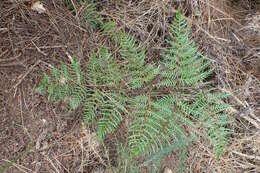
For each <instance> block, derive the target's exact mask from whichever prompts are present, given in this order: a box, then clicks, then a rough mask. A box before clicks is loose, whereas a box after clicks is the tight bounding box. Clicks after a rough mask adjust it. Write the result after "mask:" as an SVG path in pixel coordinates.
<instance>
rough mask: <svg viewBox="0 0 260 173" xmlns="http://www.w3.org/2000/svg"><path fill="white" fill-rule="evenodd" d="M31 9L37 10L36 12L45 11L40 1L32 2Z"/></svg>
mask: <svg viewBox="0 0 260 173" xmlns="http://www.w3.org/2000/svg"><path fill="white" fill-rule="evenodd" d="M31 9H32V10H34V11H37V12H38V13H40V14H41V13H45V11H46V9H45V8H44V7H43V4H42V3H41V2H40V1H36V2H34V3H33V4H32V6H31Z"/></svg>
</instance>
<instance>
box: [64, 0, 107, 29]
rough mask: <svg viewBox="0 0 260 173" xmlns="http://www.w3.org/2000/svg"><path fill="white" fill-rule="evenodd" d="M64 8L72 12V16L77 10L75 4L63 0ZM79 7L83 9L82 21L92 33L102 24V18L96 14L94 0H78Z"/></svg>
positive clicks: (69, 0)
mask: <svg viewBox="0 0 260 173" xmlns="http://www.w3.org/2000/svg"><path fill="white" fill-rule="evenodd" d="M64 3H65V5H66V7H67V8H68V9H69V10H70V11H71V12H72V14H73V15H76V12H77V9H76V4H75V2H74V3H73V2H72V1H71V0H64ZM79 3H80V5H81V7H82V8H83V19H84V21H85V22H86V24H87V25H88V26H89V27H90V29H91V30H92V31H93V30H95V29H96V28H97V26H99V25H101V24H102V17H101V16H100V15H99V14H98V12H97V10H96V2H95V0H80V2H79Z"/></svg>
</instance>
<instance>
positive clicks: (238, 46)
mask: <svg viewBox="0 0 260 173" xmlns="http://www.w3.org/2000/svg"><path fill="white" fill-rule="evenodd" d="M73 2H75V3H76V1H73ZM192 2H193V1H185V2H184V1H183V2H182V1H181V3H178V2H177V1H172V0H161V1H159V0H139V1H128V0H119V1H98V10H99V11H100V14H101V15H102V16H103V17H104V18H105V20H113V21H115V22H116V24H117V26H118V27H119V28H121V29H123V30H125V31H127V32H129V33H131V34H132V35H134V36H135V37H136V38H137V39H138V40H139V41H140V42H142V43H143V46H144V47H145V48H147V55H148V61H155V62H156V61H157V60H158V58H160V50H161V49H163V48H164V47H165V46H166V45H165V39H166V38H167V36H168V30H169V25H170V23H171V22H172V20H173V18H174V15H175V13H176V9H177V7H178V6H181V9H182V11H183V13H185V15H186V17H187V20H188V22H189V24H190V25H191V26H192V36H193V38H194V39H195V40H196V42H197V43H199V45H200V48H201V50H202V51H203V52H204V53H205V54H207V55H208V57H209V58H210V59H212V60H213V62H214V65H215V69H216V75H215V78H214V81H215V85H216V87H218V88H219V89H221V90H224V91H228V92H230V93H231V94H232V97H231V98H230V99H229V100H228V101H229V102H230V103H231V104H232V105H233V108H232V109H231V111H232V112H233V115H234V118H235V122H234V135H232V136H231V138H230V141H229V142H230V143H229V145H228V147H227V149H226V152H225V154H224V155H223V157H222V158H221V159H220V160H219V161H217V160H216V158H215V155H214V153H213V151H212V150H211V149H210V148H207V147H206V146H208V145H207V144H206V143H205V141H197V142H194V143H193V145H192V146H191V147H190V149H189V159H188V165H189V166H188V169H187V172H220V173H222V172H227V173H229V172H230V173H231V172H254V171H255V172H260V167H259V165H260V147H259V146H260V142H259V141H260V133H259V129H260V116H259V112H260V110H259V105H260V102H259V98H260V87H259V85H260V83H259V80H260V65H259V63H260V59H259V56H260V52H259V50H260V41H259V40H260V33H259V26H260V19H259V15H260V14H258V13H257V10H260V5H259V4H257V0H255V1H253V0H251V1H250V0H240V1H233V2H232V1H231V0H224V1H221V2H220V1H218V0H198V1H194V2H197V3H192ZM43 3H44V5H45V7H46V9H47V13H46V14H41V15H39V14H38V13H36V12H33V11H31V10H30V4H29V3H28V2H25V3H23V2H22V1H14V2H10V1H2V2H0V7H1V8H2V9H3V10H1V12H0V14H1V15H0V38H1V40H0V77H1V79H2V82H0V106H1V110H0V116H1V117H0V118H1V134H3V135H2V136H1V138H0V147H1V150H0V153H1V156H0V163H7V162H10V161H11V160H12V159H13V158H14V157H15V156H17V155H18V153H20V152H21V151H23V150H24V149H26V148H27V146H28V145H29V144H30V141H31V140H32V141H33V149H32V150H31V151H30V152H29V153H28V154H27V155H26V156H23V157H22V159H20V161H19V162H16V164H15V165H14V166H13V167H12V168H11V169H10V170H9V172H44V171H47V172H83V168H84V169H87V170H88V171H90V170H93V169H94V168H100V167H105V166H107V164H108V163H107V160H106V159H105V158H106V156H105V153H104V151H103V149H102V148H103V147H102V146H100V144H99V143H98V142H97V141H96V140H95V139H93V134H92V132H91V130H86V129H81V124H80V116H79V115H77V113H74V114H73V115H72V114H67V108H66V107H65V106H64V105H58V106H55V107H54V106H52V105H49V104H48V103H46V100H45V99H44V98H42V97H39V96H38V95H35V93H34V90H33V89H34V87H35V86H36V84H37V82H38V81H39V79H40V77H41V74H42V72H43V71H45V70H46V69H47V68H46V66H48V65H49V64H60V62H61V61H63V62H69V58H70V55H74V56H77V57H78V58H79V59H80V60H81V61H82V62H83V63H84V62H86V60H87V59H88V57H89V55H90V53H91V51H92V50H97V49H98V47H99V45H100V44H107V45H112V43H110V41H109V40H107V39H105V38H103V37H102V33H99V32H92V31H91V30H89V29H88V27H87V26H86V24H85V23H83V22H82V20H81V19H80V18H81V10H82V8H81V7H80V6H78V4H77V3H76V4H75V6H76V7H77V14H78V15H76V16H73V15H72V14H71V13H70V12H69V11H68V10H67V9H66V7H65V6H64V4H63V2H62V1H61V0H59V1H56V0H49V1H43ZM43 119H45V120H46V121H47V122H48V127H47V134H45V136H44V133H46V132H45V126H44V125H43V121H42V120H43ZM24 131H27V132H28V133H26V132H24ZM39 136H43V139H39V138H40V137H39ZM2 139H4V140H2ZM37 141H38V144H37ZM36 144H37V146H39V147H36ZM110 144H111V141H110V142H108V143H107V145H108V146H109V145H110ZM2 148H3V149H2ZM113 157H114V156H113ZM175 157H176V155H174V154H173V155H169V156H168V157H167V161H164V162H163V163H162V165H163V166H166V167H169V168H171V169H172V170H176V172H177V170H178V169H176V163H175V162H176V161H175V160H174V159H178V158H175Z"/></svg>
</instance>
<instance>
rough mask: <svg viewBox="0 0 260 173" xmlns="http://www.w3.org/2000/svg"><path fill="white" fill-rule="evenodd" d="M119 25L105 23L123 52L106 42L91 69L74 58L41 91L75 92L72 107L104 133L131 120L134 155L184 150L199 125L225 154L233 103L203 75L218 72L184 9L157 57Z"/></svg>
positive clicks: (63, 95)
mask: <svg viewBox="0 0 260 173" xmlns="http://www.w3.org/2000/svg"><path fill="white" fill-rule="evenodd" d="M114 26H115V25H113V23H107V24H105V25H104V27H103V29H104V32H106V33H108V35H109V36H111V37H112V39H113V40H114V41H115V43H116V46H117V47H118V50H119V51H118V55H119V56H117V57H116V56H113V55H112V54H111V53H110V52H109V50H108V49H106V48H100V49H99V51H98V52H96V53H93V54H92V56H91V57H90V58H89V61H88V64H87V67H86V71H85V72H83V70H82V68H81V67H80V64H79V62H77V61H74V60H73V61H72V64H71V68H68V67H67V66H65V65H62V67H61V69H60V70H57V69H56V68H53V69H52V74H51V75H47V74H45V76H44V78H43V80H42V81H41V84H40V85H39V87H38V88H37V91H38V92H40V93H41V94H48V100H53V101H58V100H61V101H64V100H66V99H67V100H69V101H70V107H71V109H77V108H78V107H80V106H82V107H83V109H82V110H83V114H84V122H85V123H92V124H94V125H95V126H96V130H97V135H98V137H99V138H100V139H104V138H105V136H106V135H107V134H108V133H113V132H115V130H116V129H118V128H119V124H120V123H121V122H122V121H123V120H124V121H125V122H127V124H128V133H127V134H128V136H127V140H125V141H127V144H126V146H128V147H127V149H128V151H129V155H130V158H134V157H138V156H147V155H148V154H151V153H156V152H161V151H163V150H164V149H165V148H169V147H166V146H170V145H173V144H174V143H176V144H181V145H178V149H181V150H182V151H185V147H186V146H187V145H188V142H190V136H192V139H195V138H196V136H198V135H201V134H203V133H201V132H205V133H204V134H205V136H202V137H205V138H206V139H208V140H209V141H210V143H211V145H212V146H213V148H214V150H215V152H216V156H217V158H219V156H220V155H221V154H222V153H223V151H224V147H225V145H226V144H227V137H228V134H230V132H231V129H230V128H228V127H229V125H230V124H231V122H232V121H231V118H230V117H231V116H230V115H228V113H227V108H228V107H229V105H228V104H225V103H224V102H223V101H222V100H223V99H224V98H226V97H227V95H226V94H221V93H220V94H219V93H217V92H216V90H215V89H214V88H212V87H211V86H210V84H209V83H208V82H205V79H206V78H207V77H208V76H209V75H210V74H211V72H212V70H210V68H211V67H210V66H209V64H210V61H209V60H208V59H207V58H205V57H204V56H203V55H201V54H200V53H199V51H198V48H197V47H196V46H195V43H194V42H193V41H192V40H191V39H190V36H189V34H190V30H189V27H188V26H187V22H186V20H185V18H184V16H182V15H181V14H180V12H178V13H177V15H176V18H175V21H174V22H173V23H172V25H171V30H170V39H169V40H168V41H167V43H168V45H169V47H168V48H165V50H164V51H163V53H162V61H161V62H158V64H159V65H155V64H151V63H147V62H145V60H146V53H145V50H144V49H143V48H142V46H141V45H139V44H137V43H136V40H135V39H134V38H133V37H132V36H130V35H128V34H127V33H125V32H119V34H117V33H118V32H113V30H114V29H115V27H114ZM162 91H163V92H162ZM184 128H185V129H190V131H189V132H190V133H189V134H187V132H186V131H184ZM191 129H192V130H191ZM196 132H199V133H196ZM188 135H189V136H188Z"/></svg>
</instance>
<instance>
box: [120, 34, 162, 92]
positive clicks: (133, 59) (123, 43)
mask: <svg viewBox="0 0 260 173" xmlns="http://www.w3.org/2000/svg"><path fill="white" fill-rule="evenodd" d="M119 47H120V55H121V57H122V58H123V61H124V62H123V63H122V67H123V70H124V71H125V72H126V79H127V81H128V82H127V84H126V85H127V86H128V87H129V88H130V89H137V88H141V87H143V86H144V84H146V83H149V82H150V81H152V80H153V79H154V78H155V77H156V76H157V75H158V73H159V67H155V66H154V65H152V64H145V58H146V55H145V54H146V53H145V50H144V49H143V48H142V47H141V45H137V44H136V40H135V39H134V37H132V36H130V35H128V34H127V33H124V32H122V33H121V35H120V45H119Z"/></svg>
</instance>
